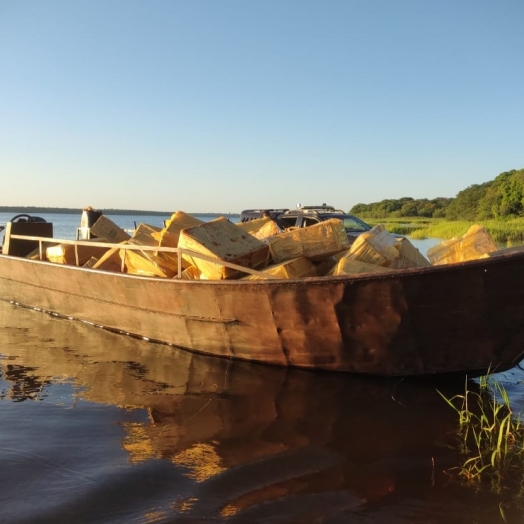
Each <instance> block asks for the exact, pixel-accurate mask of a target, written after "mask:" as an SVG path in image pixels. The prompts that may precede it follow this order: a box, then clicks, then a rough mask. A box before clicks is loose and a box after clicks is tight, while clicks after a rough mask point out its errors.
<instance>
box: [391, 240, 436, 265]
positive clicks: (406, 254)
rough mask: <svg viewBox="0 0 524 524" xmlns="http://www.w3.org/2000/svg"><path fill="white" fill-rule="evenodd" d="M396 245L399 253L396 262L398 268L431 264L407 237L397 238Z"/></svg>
mask: <svg viewBox="0 0 524 524" xmlns="http://www.w3.org/2000/svg"><path fill="white" fill-rule="evenodd" d="M395 247H396V248H397V250H398V254H399V256H398V259H397V262H396V264H395V267H396V268H397V269H404V268H410V267H428V266H431V262H430V261H429V260H428V259H427V258H425V257H424V255H422V253H421V252H420V251H419V250H418V249H417V248H416V247H415V246H414V245H413V244H412V243H411V242H410V241H409V240H408V239H407V238H397V239H396V243H395Z"/></svg>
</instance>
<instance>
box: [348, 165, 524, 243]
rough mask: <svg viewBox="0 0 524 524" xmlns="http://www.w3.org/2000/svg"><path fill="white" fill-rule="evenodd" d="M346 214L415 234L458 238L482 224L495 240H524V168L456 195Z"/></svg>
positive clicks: (358, 207)
mask: <svg viewBox="0 0 524 524" xmlns="http://www.w3.org/2000/svg"><path fill="white" fill-rule="evenodd" d="M350 213H352V214H354V215H357V216H359V217H361V218H363V219H364V220H366V221H367V222H369V223H370V224H371V225H376V224H382V225H383V226H384V227H386V228H387V229H388V231H391V232H392V233H398V234H401V235H408V236H410V237H411V238H416V239H422V238H453V237H459V236H461V235H463V234H464V233H465V232H466V231H467V230H468V228H469V227H470V226H471V225H473V224H481V225H483V226H484V227H485V228H486V230H487V231H488V232H489V233H490V235H491V236H492V237H493V239H494V240H495V242H498V243H499V244H505V245H520V244H524V169H518V170H515V169H514V170H512V171H506V172H504V173H501V174H500V175H498V176H497V177H496V178H495V179H494V180H492V181H490V182H485V183H484V184H475V185H472V186H469V187H467V188H466V189H464V190H462V191H460V192H459V193H458V194H457V196H456V197H455V198H443V197H442V198H434V199H432V200H429V199H425V198H422V199H414V198H409V197H406V198H400V199H397V200H391V199H388V200H382V201H380V202H374V203H371V204H357V205H356V206H353V207H352V208H351V210H350Z"/></svg>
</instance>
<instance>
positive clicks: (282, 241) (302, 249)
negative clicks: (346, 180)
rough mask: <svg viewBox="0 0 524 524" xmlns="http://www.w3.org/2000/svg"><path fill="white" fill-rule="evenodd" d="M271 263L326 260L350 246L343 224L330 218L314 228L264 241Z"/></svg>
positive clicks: (293, 231)
mask: <svg viewBox="0 0 524 524" xmlns="http://www.w3.org/2000/svg"><path fill="white" fill-rule="evenodd" d="M265 242H266V243H267V244H268V245H269V250H270V253H271V258H272V259H273V262H275V263H277V264H278V263H280V262H285V261H286V260H292V259H294V258H298V257H306V258H309V259H310V260H312V261H315V260H320V259H322V258H326V257H328V256H330V255H333V254H335V253H339V252H340V251H343V250H345V249H347V248H348V247H349V245H350V242H349V240H348V237H347V234H346V230H345V229H344V222H342V220H337V219H336V218H330V219H329V220H325V221H324V222H319V223H318V224H315V225H314V226H310V227H304V228H298V229H293V230H291V231H285V232H284V233H281V234H280V235H276V236H271V237H268V238H266V239H265Z"/></svg>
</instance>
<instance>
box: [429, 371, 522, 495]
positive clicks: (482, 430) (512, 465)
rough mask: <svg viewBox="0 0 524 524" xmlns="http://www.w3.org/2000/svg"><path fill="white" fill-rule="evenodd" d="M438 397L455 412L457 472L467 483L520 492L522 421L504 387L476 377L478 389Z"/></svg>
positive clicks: (466, 388)
mask: <svg viewBox="0 0 524 524" xmlns="http://www.w3.org/2000/svg"><path fill="white" fill-rule="evenodd" d="M439 394H440V395H441V396H442V398H443V399H444V400H445V401H446V402H447V403H448V404H449V405H450V406H451V407H452V408H453V409H454V410H455V411H456V413H457V415H458V423H459V427H458V431H457V438H458V446H457V447H458V451H459V452H460V453H461V454H462V456H463V457H464V458H465V460H464V462H463V463H462V464H461V466H459V467H457V468H452V470H450V472H454V473H458V476H459V478H460V479H462V480H463V481H465V482H466V483H467V484H469V485H475V486H477V487H481V486H487V487H489V489H490V490H491V491H494V492H496V493H502V492H507V491H509V490H511V491H513V492H514V493H515V492H517V495H518V496H519V497H522V496H523V495H524V421H523V420H522V419H521V415H520V414H516V413H514V412H513V410H512V408H511V406H510V400H509V397H508V394H507V392H506V389H505V388H504V386H503V385H502V384H500V383H499V382H498V381H497V380H495V379H494V378H493V377H492V376H490V375H487V376H486V377H482V378H481V379H480V380H479V390H478V391H472V390H471V389H468V385H467V382H466V386H465V392H464V395H455V396H454V397H451V398H447V397H446V396H444V395H443V394H442V393H441V392H440V391H439Z"/></svg>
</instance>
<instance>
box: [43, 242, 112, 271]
mask: <svg viewBox="0 0 524 524" xmlns="http://www.w3.org/2000/svg"><path fill="white" fill-rule="evenodd" d="M93 241H97V242H102V241H103V239H98V238H97V239H93ZM76 249H77V251H78V265H79V266H83V265H84V264H85V263H86V262H87V261H88V260H89V259H90V258H91V257H97V258H99V257H101V256H102V255H103V254H104V253H105V252H106V251H108V249H109V248H104V247H97V246H76ZM46 258H47V260H49V262H54V263H55V264H67V265H70V266H76V265H77V263H76V255H75V245H73V244H57V245H55V246H49V247H48V248H47V249H46Z"/></svg>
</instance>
